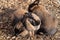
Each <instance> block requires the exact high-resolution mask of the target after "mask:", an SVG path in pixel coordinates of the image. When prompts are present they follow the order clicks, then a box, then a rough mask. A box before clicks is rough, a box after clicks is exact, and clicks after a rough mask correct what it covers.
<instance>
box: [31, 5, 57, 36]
mask: <svg viewBox="0 0 60 40" xmlns="http://www.w3.org/2000/svg"><path fill="white" fill-rule="evenodd" d="M31 11H32V12H34V13H35V14H36V15H38V16H39V17H40V19H41V27H40V31H41V29H42V31H44V32H45V33H46V35H53V34H55V33H56V31H57V25H58V20H57V19H56V17H54V16H53V15H52V14H51V13H50V12H49V11H47V10H46V8H45V7H44V6H43V5H36V6H34V7H32V8H31Z"/></svg>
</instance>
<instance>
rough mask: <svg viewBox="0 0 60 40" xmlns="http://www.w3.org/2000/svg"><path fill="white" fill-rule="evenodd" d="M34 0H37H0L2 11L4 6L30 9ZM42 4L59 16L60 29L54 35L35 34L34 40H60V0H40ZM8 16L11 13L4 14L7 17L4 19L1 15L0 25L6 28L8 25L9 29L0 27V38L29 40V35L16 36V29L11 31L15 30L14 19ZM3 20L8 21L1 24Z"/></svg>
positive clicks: (1, 39)
mask: <svg viewBox="0 0 60 40" xmlns="http://www.w3.org/2000/svg"><path fill="white" fill-rule="evenodd" d="M34 1H35V0H0V12H4V11H3V10H4V9H3V8H9V9H17V8H20V9H25V10H28V7H29V5H30V4H31V3H33V2H34ZM40 4H41V5H44V6H45V7H46V9H47V10H48V11H49V12H51V13H52V14H53V15H54V16H56V17H57V19H58V26H57V28H58V31H57V33H56V34H55V35H54V36H53V37H50V36H45V35H44V34H42V35H35V37H34V40H60V0H40ZM8 16H9V14H7V16H4V17H6V18H7V19H5V20H3V19H2V18H1V17H0V27H1V25H2V26H3V27H5V28H7V27H8V30H6V29H3V28H2V29H1V28H0V40H29V39H27V36H26V37H21V36H19V35H17V36H14V34H13V33H14V31H11V30H13V28H11V23H12V19H9V17H8ZM10 17H11V16H10ZM10 20H11V21H10ZM1 21H3V22H6V21H7V23H5V24H1ZM9 28H11V29H9ZM12 35H13V36H12Z"/></svg>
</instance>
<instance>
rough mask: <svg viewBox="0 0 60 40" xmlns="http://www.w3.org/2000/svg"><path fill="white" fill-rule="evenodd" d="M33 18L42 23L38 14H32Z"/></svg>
mask: <svg viewBox="0 0 60 40" xmlns="http://www.w3.org/2000/svg"><path fill="white" fill-rule="evenodd" d="M32 17H33V19H34V20H36V21H41V20H40V18H39V17H38V16H37V15H36V14H34V13H32Z"/></svg>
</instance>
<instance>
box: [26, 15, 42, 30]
mask: <svg viewBox="0 0 60 40" xmlns="http://www.w3.org/2000/svg"><path fill="white" fill-rule="evenodd" d="M32 17H33V18H34V20H35V21H36V22H39V23H38V24H37V25H33V24H32V23H31V20H30V18H27V19H26V27H27V29H28V30H38V29H39V28H40V25H41V20H40V18H39V17H38V16H37V15H35V14H32ZM29 20H30V21H29ZM32 20H33V19H32Z"/></svg>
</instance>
